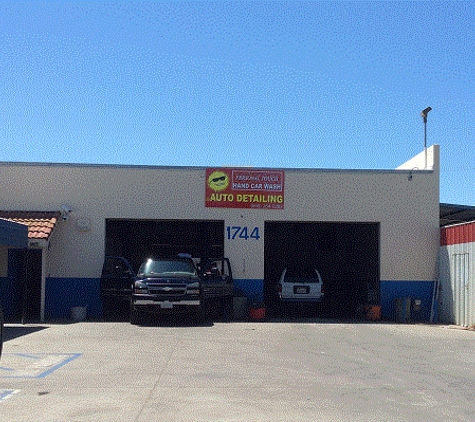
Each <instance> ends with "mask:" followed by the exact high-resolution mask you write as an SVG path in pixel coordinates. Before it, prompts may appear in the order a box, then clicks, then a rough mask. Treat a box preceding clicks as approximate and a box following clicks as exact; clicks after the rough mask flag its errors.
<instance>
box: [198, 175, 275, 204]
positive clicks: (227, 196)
mask: <svg viewBox="0 0 475 422" xmlns="http://www.w3.org/2000/svg"><path fill="white" fill-rule="evenodd" d="M205 205H206V206H207V207H218V208H258V209H273V210H282V209H284V172H283V171H281V170H252V169H230V168H208V169H206V199H205Z"/></svg>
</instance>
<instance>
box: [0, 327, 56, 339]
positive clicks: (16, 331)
mask: <svg viewBox="0 0 475 422" xmlns="http://www.w3.org/2000/svg"><path fill="white" fill-rule="evenodd" d="M46 328H49V327H47V326H22V325H13V326H11V325H5V327H4V330H3V341H4V342H5V341H8V340H12V339H14V338H17V337H22V336H27V335H28V334H32V333H36V332H37V331H41V330H45V329H46Z"/></svg>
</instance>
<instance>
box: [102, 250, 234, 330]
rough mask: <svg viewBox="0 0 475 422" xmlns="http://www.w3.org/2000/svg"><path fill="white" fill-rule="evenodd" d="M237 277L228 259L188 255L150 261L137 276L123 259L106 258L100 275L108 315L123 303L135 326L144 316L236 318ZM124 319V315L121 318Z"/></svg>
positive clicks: (141, 268) (156, 258)
mask: <svg viewBox="0 0 475 422" xmlns="http://www.w3.org/2000/svg"><path fill="white" fill-rule="evenodd" d="M233 291H234V288H233V278H232V272H231V265H230V263H229V259H228V258H212V259H211V258H208V259H201V260H198V259H195V258H192V257H191V256H189V255H186V254H179V255H178V256H173V257H150V258H147V259H145V260H144V261H143V262H142V264H141V265H140V268H139V270H138V272H137V274H135V275H134V273H133V270H132V268H131V266H130V264H129V263H128V262H127V260H125V259H124V258H122V257H110V256H108V257H106V259H105V262H104V266H103V271H102V276H101V298H102V302H103V308H104V314H105V315H106V316H107V315H109V318H110V316H111V315H113V314H114V312H115V313H116V314H117V310H118V309H121V307H122V309H123V308H124V304H126V306H129V309H130V322H131V323H133V324H137V323H139V322H140V321H141V320H142V316H143V314H145V313H154V314H165V313H171V312H173V311H180V310H187V311H191V312H194V313H195V314H196V315H197V316H198V317H199V318H200V319H202V318H204V317H205V316H212V317H216V316H217V313H220V314H221V316H222V317H223V318H226V319H229V318H231V317H232V298H233ZM117 316H120V315H117Z"/></svg>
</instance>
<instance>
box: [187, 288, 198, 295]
mask: <svg viewBox="0 0 475 422" xmlns="http://www.w3.org/2000/svg"><path fill="white" fill-rule="evenodd" d="M186 292H187V293H188V294H189V295H198V294H200V289H187V291H186Z"/></svg>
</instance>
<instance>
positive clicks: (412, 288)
mask: <svg viewBox="0 0 475 422" xmlns="http://www.w3.org/2000/svg"><path fill="white" fill-rule="evenodd" d="M433 289H434V281H410V280H407V281H400V280H397V281H396V280H384V281H383V280H381V317H382V318H383V319H388V320H393V321H394V320H395V317H396V307H395V303H394V301H395V300H396V299H397V298H402V297H410V298H412V299H420V300H421V310H420V312H419V313H417V314H415V315H413V319H414V321H425V322H428V321H429V320H430V313H431V306H432V293H433Z"/></svg>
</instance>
